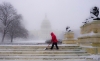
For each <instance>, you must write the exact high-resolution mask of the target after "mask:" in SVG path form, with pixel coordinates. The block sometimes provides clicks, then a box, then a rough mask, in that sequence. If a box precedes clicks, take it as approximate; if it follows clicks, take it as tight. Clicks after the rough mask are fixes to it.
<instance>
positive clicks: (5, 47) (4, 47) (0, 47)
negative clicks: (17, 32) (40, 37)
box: [0, 46, 81, 49]
mask: <svg viewBox="0 0 100 61" xmlns="http://www.w3.org/2000/svg"><path fill="white" fill-rule="evenodd" d="M46 47H47V46H0V49H39V48H42V49H43V48H46ZM50 47H51V46H49V48H50ZM59 48H61V49H64V48H67V49H68V48H69V49H71V48H73V49H76V48H81V47H79V46H59Z"/></svg>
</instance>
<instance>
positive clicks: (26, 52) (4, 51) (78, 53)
mask: <svg viewBox="0 0 100 61" xmlns="http://www.w3.org/2000/svg"><path fill="white" fill-rule="evenodd" d="M46 46H47V45H1V46H0V61H33V60H35V61H75V60H77V61H78V60H81V61H93V59H92V58H86V57H87V56H89V55H90V54H88V53H87V52H86V51H85V50H84V49H82V48H81V47H79V46H77V45H59V50H56V49H55V48H54V49H53V50H50V49H48V50H45V47H46ZM49 48H50V47H49Z"/></svg>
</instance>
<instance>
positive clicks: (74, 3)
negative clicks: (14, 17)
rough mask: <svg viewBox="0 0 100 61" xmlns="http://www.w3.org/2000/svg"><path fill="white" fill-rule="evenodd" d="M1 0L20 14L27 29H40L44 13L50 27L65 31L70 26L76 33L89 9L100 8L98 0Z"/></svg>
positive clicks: (88, 14)
mask: <svg viewBox="0 0 100 61" xmlns="http://www.w3.org/2000/svg"><path fill="white" fill-rule="evenodd" d="M3 2H8V3H10V4H11V5H12V6H13V7H14V8H15V9H16V10H17V12H18V13H19V14H21V15H22V17H23V20H22V24H23V25H24V26H25V28H26V29H27V30H28V31H33V30H37V29H40V26H41V23H42V21H43V19H44V18H45V14H46V15H47V18H48V19H49V21H50V23H51V26H52V29H55V30H62V31H65V30H66V26H70V28H71V29H72V31H76V33H77V32H79V30H80V26H81V25H82V22H83V21H85V19H87V18H88V17H89V16H90V9H91V8H92V7H94V6H97V7H99V8H100V0H0V4H2V3H3ZM99 11H100V10H99Z"/></svg>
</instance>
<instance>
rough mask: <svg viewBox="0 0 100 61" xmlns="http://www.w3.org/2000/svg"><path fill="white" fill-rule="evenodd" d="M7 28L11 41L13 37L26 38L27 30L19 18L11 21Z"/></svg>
mask: <svg viewBox="0 0 100 61" xmlns="http://www.w3.org/2000/svg"><path fill="white" fill-rule="evenodd" d="M8 28H9V29H8V34H9V35H10V38H11V42H13V38H19V37H20V38H27V36H28V31H27V30H26V29H25V28H24V27H23V26H22V25H21V23H20V20H19V19H16V20H15V21H13V22H12V23H11V24H10V26H9V27H8Z"/></svg>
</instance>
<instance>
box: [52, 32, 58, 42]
mask: <svg viewBox="0 0 100 61" xmlns="http://www.w3.org/2000/svg"><path fill="white" fill-rule="evenodd" d="M51 37H52V39H51V41H52V42H53V43H57V42H58V40H57V38H56V36H55V34H54V33H53V32H52V33H51Z"/></svg>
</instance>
